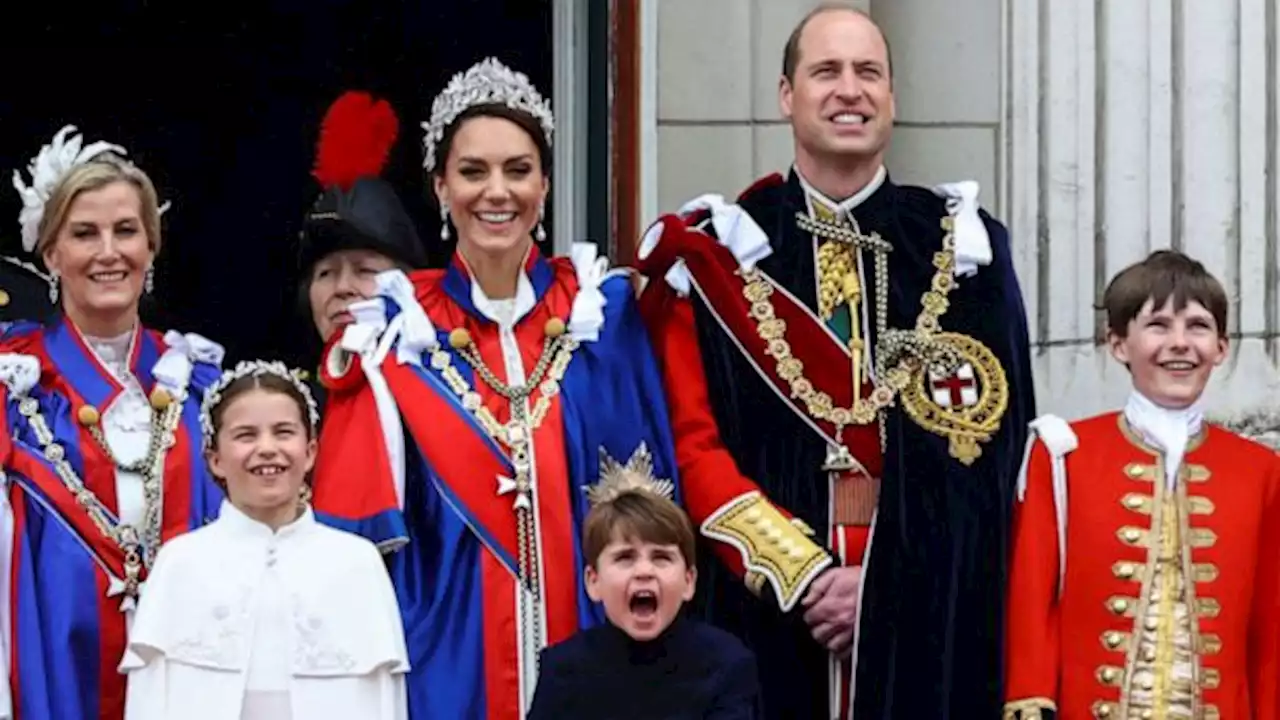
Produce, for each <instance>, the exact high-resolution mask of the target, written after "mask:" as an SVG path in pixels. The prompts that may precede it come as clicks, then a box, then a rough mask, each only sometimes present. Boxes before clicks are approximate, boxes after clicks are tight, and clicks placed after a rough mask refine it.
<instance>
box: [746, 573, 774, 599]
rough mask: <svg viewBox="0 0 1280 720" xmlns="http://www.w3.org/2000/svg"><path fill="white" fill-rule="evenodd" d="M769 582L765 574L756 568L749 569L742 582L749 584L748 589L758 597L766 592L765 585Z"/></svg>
mask: <svg viewBox="0 0 1280 720" xmlns="http://www.w3.org/2000/svg"><path fill="white" fill-rule="evenodd" d="M766 582H768V580H767V579H766V578H765V576H764V575H762V574H761V573H758V572H756V571H755V570H748V571H747V573H746V575H744V576H743V578H742V583H743V584H744V585H746V586H747V590H748V591H749V592H750V593H751V594H752V595H755V596H756V597H760V593H762V592H764V585H765V583H766Z"/></svg>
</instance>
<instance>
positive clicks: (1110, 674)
mask: <svg viewBox="0 0 1280 720" xmlns="http://www.w3.org/2000/svg"><path fill="white" fill-rule="evenodd" d="M1118 675H1119V673H1117V672H1116V669H1115V668H1110V667H1104V668H1102V671H1101V672H1099V673H1098V677H1100V678H1102V682H1104V683H1112V682H1115V681H1116V677H1117V676H1118Z"/></svg>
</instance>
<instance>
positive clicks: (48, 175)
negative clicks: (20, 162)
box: [13, 125, 169, 253]
mask: <svg viewBox="0 0 1280 720" xmlns="http://www.w3.org/2000/svg"><path fill="white" fill-rule="evenodd" d="M108 152H110V153H115V154H116V155H119V156H121V157H124V156H127V155H128V154H129V153H128V151H127V150H125V149H124V148H123V147H121V146H119V145H116V144H114V143H109V142H105V141H98V142H94V143H89V144H87V145H86V144H85V142H84V137H83V136H82V135H80V134H79V133H77V132H76V128H75V126H74V125H67V126H66V127H64V128H62V129H61V130H59V131H58V134H56V135H54V136H53V141H52V142H50V143H49V144H48V145H45V146H44V147H42V148H40V154H38V155H36V156H35V158H34V159H33V160H32V161H31V164H30V165H28V166H27V172H28V173H29V174H30V175H31V184H30V185H27V184H26V183H24V182H23V180H22V173H21V172H19V171H17V170H15V171H14V172H13V187H14V188H15V189H16V190H17V191H18V195H20V196H21V197H22V210H21V211H20V212H19V213H18V225H19V226H21V228H22V249H23V250H25V251H27V252H28V253H30V252H32V251H34V250H35V248H36V241H37V239H38V238H39V228H40V220H41V218H43V217H44V208H45V204H46V203H48V202H49V198H50V196H52V195H53V191H54V189H55V188H57V187H58V183H60V182H62V180H63V178H65V177H66V176H67V173H69V172H71V171H72V170H73V169H74V168H76V167H77V166H79V165H84V164H85V163H88V162H90V161H92V160H93V159H94V158H97V157H98V156H99V155H102V154H103V153H108ZM168 208H169V204H168V203H165V204H164V206H162V207H161V208H160V212H162V213H163V212H164V211H165V210H167V209H168Z"/></svg>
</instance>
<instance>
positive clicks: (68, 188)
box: [35, 152, 160, 256]
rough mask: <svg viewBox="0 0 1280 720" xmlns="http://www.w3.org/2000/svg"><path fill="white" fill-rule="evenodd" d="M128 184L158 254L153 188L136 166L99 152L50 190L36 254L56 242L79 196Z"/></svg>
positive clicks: (156, 204) (157, 216)
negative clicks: (132, 190)
mask: <svg viewBox="0 0 1280 720" xmlns="http://www.w3.org/2000/svg"><path fill="white" fill-rule="evenodd" d="M117 182H127V183H129V184H131V185H133V187H134V189H136V190H137V191H138V198H139V200H140V201H141V205H142V228H143V229H144V230H146V232H147V245H148V246H149V247H150V248H151V252H153V253H155V254H157V255H159V254H160V198H159V196H158V195H157V193H156V186H155V185H154V184H152V182H151V178H150V177H148V176H147V174H146V173H145V172H143V171H142V169H141V168H139V167H138V166H137V165H134V164H133V163H131V162H129V161H128V160H125V159H124V158H122V157H120V156H119V155H116V154H115V153H110V152H106V153H102V154H101V155H98V156H97V157H95V158H94V159H92V160H90V161H89V162H86V163H84V164H81V165H77V166H75V167H74V168H72V169H71V171H70V172H68V173H67V174H66V176H65V177H63V178H62V180H60V181H59V182H58V184H57V185H56V186H54V188H53V192H52V193H50V194H49V200H48V202H46V203H45V204H44V215H43V216H41V218H40V225H39V226H38V227H37V228H36V238H37V239H36V248H35V251H36V255H39V256H43V255H44V254H45V253H46V252H47V251H48V250H49V249H50V248H52V247H53V244H54V243H55V242H57V240H58V232H59V231H60V230H62V226H63V225H64V224H65V223H66V221H67V215H68V214H69V213H70V212H71V204H72V203H74V202H75V200H76V198H78V197H80V194H81V193H85V192H92V191H94V190H100V189H102V188H104V187H106V186H108V185H110V184H112V183H117Z"/></svg>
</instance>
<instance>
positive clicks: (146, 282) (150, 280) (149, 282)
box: [142, 265, 156, 295]
mask: <svg viewBox="0 0 1280 720" xmlns="http://www.w3.org/2000/svg"><path fill="white" fill-rule="evenodd" d="M155 289H156V266H155V265H148V266H147V271H146V273H144V274H143V275H142V291H143V292H145V293H146V294H148V295H150V294H151V291H152V290H155Z"/></svg>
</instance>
